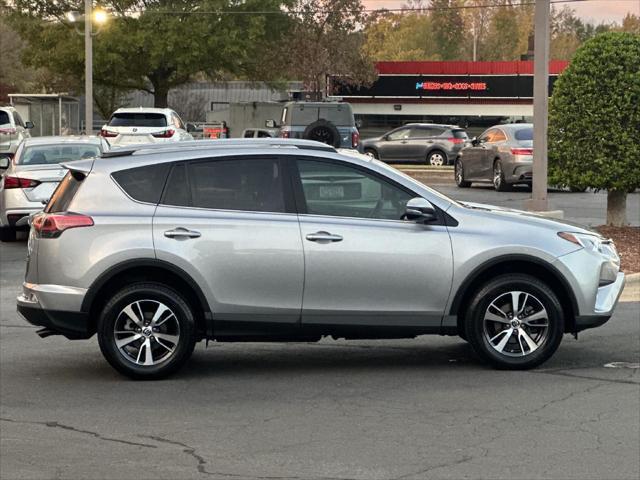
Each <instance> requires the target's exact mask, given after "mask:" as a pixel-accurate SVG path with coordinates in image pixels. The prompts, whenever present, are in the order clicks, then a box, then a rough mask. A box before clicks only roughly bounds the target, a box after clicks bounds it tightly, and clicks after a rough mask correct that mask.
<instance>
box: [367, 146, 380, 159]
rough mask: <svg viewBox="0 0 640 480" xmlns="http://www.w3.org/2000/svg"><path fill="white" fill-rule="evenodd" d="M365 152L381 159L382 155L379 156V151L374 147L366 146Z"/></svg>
mask: <svg viewBox="0 0 640 480" xmlns="http://www.w3.org/2000/svg"><path fill="white" fill-rule="evenodd" d="M364 154H365V155H369V156H370V157H373V158H375V159H376V160H377V159H379V158H380V157H379V156H378V152H377V151H376V150H375V149H373V148H365V149H364Z"/></svg>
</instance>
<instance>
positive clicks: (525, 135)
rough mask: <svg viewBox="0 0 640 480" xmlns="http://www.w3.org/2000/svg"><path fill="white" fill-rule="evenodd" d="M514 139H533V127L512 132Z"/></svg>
mask: <svg viewBox="0 0 640 480" xmlns="http://www.w3.org/2000/svg"><path fill="white" fill-rule="evenodd" d="M514 136H515V137H516V140H520V141H522V140H533V128H522V129H520V130H516V132H515V133H514Z"/></svg>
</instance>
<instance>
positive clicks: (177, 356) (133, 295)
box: [98, 282, 195, 379]
mask: <svg viewBox="0 0 640 480" xmlns="http://www.w3.org/2000/svg"><path fill="white" fill-rule="evenodd" d="M98 342H99V344H100V350H101V351H102V354H103V355H104V357H105V358H106V359H107V361H108V362H109V363H110V364H111V366H112V367H114V368H115V369H116V370H118V371H119V372H120V373H122V374H124V375H126V376H128V377H131V378H135V379H159V378H163V377H166V376H168V375H170V374H172V373H173V372H175V371H176V370H178V369H179V368H180V367H181V366H182V365H184V363H185V362H186V361H187V360H188V359H189V357H190V356H191V354H192V352H193V349H194V346H195V321H194V314H193V311H192V308H191V306H190V305H189V304H188V302H187V301H186V300H185V299H184V298H183V297H182V295H180V293H178V292H177V291H176V290H174V289H172V288H170V287H168V286H166V285H163V284H161V283H155V282H144V283H136V284H133V285H130V286H127V287H124V288H122V289H121V290H120V291H118V292H117V293H116V294H115V295H114V296H113V297H112V298H111V300H110V301H109V302H108V303H107V304H106V305H105V307H104V308H103V310H102V314H101V315H100V318H99V321H98Z"/></svg>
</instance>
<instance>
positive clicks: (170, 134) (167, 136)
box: [151, 129, 176, 138]
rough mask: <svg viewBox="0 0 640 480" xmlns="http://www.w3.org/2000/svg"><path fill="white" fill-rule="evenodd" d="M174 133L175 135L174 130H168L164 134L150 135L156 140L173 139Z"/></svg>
mask: <svg viewBox="0 0 640 480" xmlns="http://www.w3.org/2000/svg"><path fill="white" fill-rule="evenodd" d="M174 133H176V131H175V130H172V129H169V130H165V131H164V132H160V133H152V134H151V135H153V136H154V137H156V138H171V137H173V134H174Z"/></svg>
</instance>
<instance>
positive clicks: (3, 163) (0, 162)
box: [0, 156, 11, 170]
mask: <svg viewBox="0 0 640 480" xmlns="http://www.w3.org/2000/svg"><path fill="white" fill-rule="evenodd" d="M10 163H11V160H10V159H9V157H4V156H1V157H0V170H6V169H7V168H9V164H10Z"/></svg>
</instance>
